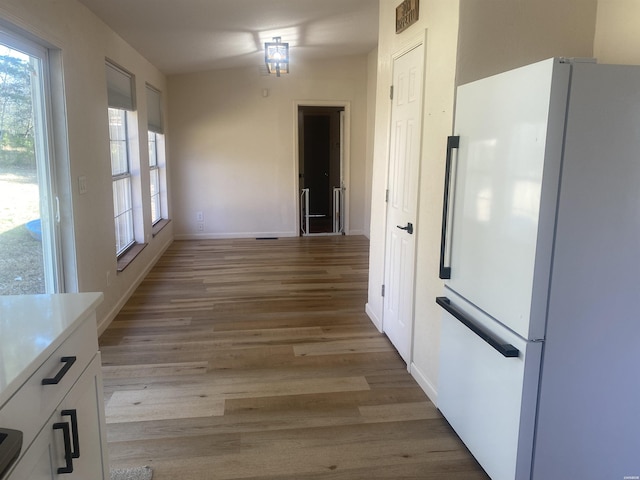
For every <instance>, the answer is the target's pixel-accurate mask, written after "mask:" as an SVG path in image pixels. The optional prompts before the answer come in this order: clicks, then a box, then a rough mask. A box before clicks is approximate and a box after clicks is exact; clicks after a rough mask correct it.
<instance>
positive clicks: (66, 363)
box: [42, 357, 76, 385]
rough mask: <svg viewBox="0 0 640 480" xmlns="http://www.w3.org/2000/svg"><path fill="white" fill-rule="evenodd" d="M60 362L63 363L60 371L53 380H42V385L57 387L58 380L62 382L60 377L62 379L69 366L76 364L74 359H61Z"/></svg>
mask: <svg viewBox="0 0 640 480" xmlns="http://www.w3.org/2000/svg"><path fill="white" fill-rule="evenodd" d="M60 361H61V362H62V363H64V365H63V366H62V368H61V369H60V371H59V372H58V373H57V374H56V376H55V377H53V378H44V379H43V380H42V385H57V384H58V383H60V380H62V377H64V376H65V375H66V373H67V372H68V371H69V369H70V368H71V365H73V364H74V363H76V357H62V358H61V359H60Z"/></svg>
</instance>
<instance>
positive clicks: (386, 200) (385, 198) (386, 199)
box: [384, 188, 389, 203]
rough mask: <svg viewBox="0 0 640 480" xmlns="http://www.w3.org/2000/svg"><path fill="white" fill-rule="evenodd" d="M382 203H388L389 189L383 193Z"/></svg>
mask: <svg viewBox="0 0 640 480" xmlns="http://www.w3.org/2000/svg"><path fill="white" fill-rule="evenodd" d="M384 201H385V202H386V203H389V189H388V188H387V191H386V192H385V193H384Z"/></svg>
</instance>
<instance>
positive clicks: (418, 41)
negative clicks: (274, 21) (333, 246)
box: [376, 29, 427, 372]
mask: <svg viewBox="0 0 640 480" xmlns="http://www.w3.org/2000/svg"><path fill="white" fill-rule="evenodd" d="M419 47H422V48H423V57H422V69H423V78H422V85H421V95H422V99H421V101H422V105H421V106H420V128H421V131H420V147H419V148H420V156H422V150H423V143H422V137H423V129H424V111H425V107H424V106H425V103H426V98H425V97H426V78H425V77H426V75H424V72H425V70H426V65H427V30H426V29H425V30H424V31H423V32H422V33H421V34H420V35H416V36H415V37H413V38H412V39H410V40H409V41H408V42H407V43H405V44H404V45H402V46H401V47H400V48H398V49H397V50H396V51H394V52H392V53H391V56H390V57H391V58H390V60H391V78H390V84H392V83H393V78H394V65H395V61H396V60H398V59H399V58H400V57H402V56H403V55H406V54H407V53H409V52H411V51H412V50H414V49H416V48H419ZM392 119H393V102H391V106H390V107H389V118H388V125H387V159H386V172H385V188H386V189H388V188H389V168H390V165H391V129H392V128H393V125H392V123H391V122H392ZM421 163H422V162H419V163H418V192H417V198H416V219H417V218H418V217H419V214H420V185H419V182H420V175H421V171H422V168H421ZM388 209H389V205H388V203H387V204H385V209H384V215H385V218H384V236H383V252H384V258H383V267H382V280H383V282H385V281H386V278H387V267H388V265H387V230H388V228H389V215H388ZM418 238H419V236H418V235H417V234H416V239H415V242H416V246H415V252H414V253H415V259H414V260H417V257H418V255H417V252H418ZM417 271H418V269H417V265H416V264H415V263H414V272H413V285H412V286H411V288H412V289H413V304H412V305H411V312H412V314H411V317H412V318H411V327H410V328H411V332H410V334H411V335H410V336H411V340H410V344H409V351H408V354H407V359H406V362H407V371H409V372H410V371H411V365H412V364H413V350H414V341H413V340H414V333H415V298H416V290H415V289H416V279H417ZM384 313H385V299H384V298H383V299H382V308H381V311H380V318H379V319H378V322H379V326H378V325H376V326H378V329H379V330H380V331H382V332H384V331H385V318H384V317H385V315H384Z"/></svg>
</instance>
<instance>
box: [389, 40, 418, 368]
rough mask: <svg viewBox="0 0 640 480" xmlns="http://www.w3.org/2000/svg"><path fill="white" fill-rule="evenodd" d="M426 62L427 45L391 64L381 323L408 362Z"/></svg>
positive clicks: (411, 330) (411, 322) (411, 324)
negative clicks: (425, 47) (423, 82)
mask: <svg viewBox="0 0 640 480" xmlns="http://www.w3.org/2000/svg"><path fill="white" fill-rule="evenodd" d="M423 63H424V47H423V45H420V46H418V47H416V48H414V49H413V50H411V51H409V52H407V53H405V54H404V55H402V56H400V57H398V58H396V59H395V60H394V62H393V98H392V107H391V139H390V151H389V182H388V199H387V231H386V251H385V280H384V302H383V303H384V307H383V320H382V323H383V331H384V332H385V333H386V334H387V336H388V337H389V339H390V340H391V342H392V343H393V344H394V346H395V347H396V349H397V350H398V353H400V356H402V358H403V359H404V360H405V362H407V363H409V361H410V356H411V341H412V333H413V297H414V272H415V265H414V259H415V228H416V218H417V209H418V174H419V165H420V139H421V131H422V71H423Z"/></svg>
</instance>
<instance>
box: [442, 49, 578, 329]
mask: <svg viewBox="0 0 640 480" xmlns="http://www.w3.org/2000/svg"><path fill="white" fill-rule="evenodd" d="M569 68H570V67H569V65H565V64H560V63H559V62H558V60H557V59H550V60H546V61H543V62H539V63H536V64H533V65H529V66H527V67H522V68H519V69H516V70H512V71H509V72H506V73H503V74H500V75H495V76H493V77H490V78H488V79H484V80H479V81H477V82H473V83H470V84H467V85H463V86H461V87H459V88H458V96H457V107H456V125H455V132H456V135H459V136H460V147H459V149H458V154H457V158H456V163H457V165H456V169H455V170H456V174H455V176H454V178H455V180H454V183H453V192H454V193H453V195H452V205H450V208H452V209H453V216H452V228H451V239H450V245H451V278H450V280H449V281H448V282H447V285H448V286H449V287H450V288H451V289H452V290H454V291H455V292H457V293H458V294H459V295H461V296H463V297H464V298H466V299H467V300H468V301H469V302H471V303H473V304H474V305H476V306H478V308H480V309H482V310H483V311H485V312H487V313H488V314H489V315H491V316H492V317H494V318H496V319H498V320H499V321H500V322H502V323H503V324H504V325H506V326H507V327H508V328H510V329H511V330H513V331H515V332H516V333H518V334H519V335H521V336H522V337H523V338H527V339H532V338H534V339H537V338H542V337H543V336H544V314H543V315H542V316H539V318H537V319H536V320H535V321H534V324H533V325H531V324H530V320H531V305H532V291H534V290H533V286H534V274H535V275H537V273H536V272H535V268H536V255H537V253H536V252H537V250H538V243H539V238H538V236H539V233H538V232H539V229H538V227H539V220H540V208H541V196H542V194H543V177H544V169H545V168H546V167H545V160H546V159H547V157H549V156H550V155H551V156H552V157H553V158H555V159H557V161H556V164H559V160H560V155H561V151H562V150H561V148H562V141H561V135H551V136H550V137H548V132H549V126H550V125H549V124H550V122H552V123H554V122H559V123H560V126H561V127H562V125H563V123H564V122H563V115H564V111H565V108H566V102H563V100H562V98H566V90H567V85H568V71H569ZM558 85H559V86H558ZM563 89H564V90H563ZM563 91H564V92H565V93H564V94H563V93H562V92H563ZM559 92H560V93H559ZM558 95H560V100H559V101H558V98H557V97H558ZM563 95H564V97H563ZM556 111H557V112H559V116H558V115H556ZM558 118H560V120H558ZM549 141H550V142H551V144H549ZM549 178H553V176H552V175H550V176H549ZM556 178H557V176H556ZM550 190H551V191H553V188H551V189H550ZM554 198H555V197H554ZM552 210H553V213H555V205H553V208H552ZM548 217H549V216H548V215H547V217H545V218H548ZM551 224H553V222H552V221H551ZM551 229H552V225H551ZM544 234H545V235H547V236H548V239H547V240H546V244H545V245H546V246H545V248H546V249H547V250H550V245H551V238H552V234H553V232H552V230H551V231H549V229H548V228H545V229H544ZM548 258H549V256H547V262H548V261H549V260H548ZM547 270H548V269H547ZM541 278H542V277H541ZM547 281H548V277H547V278H546V279H544V283H545V285H546V282H547ZM542 293H545V294H546V289H543V290H542ZM538 314H539V312H538ZM532 328H533V331H532Z"/></svg>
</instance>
